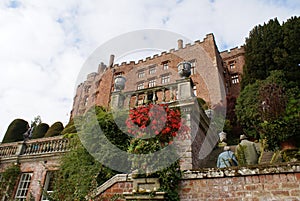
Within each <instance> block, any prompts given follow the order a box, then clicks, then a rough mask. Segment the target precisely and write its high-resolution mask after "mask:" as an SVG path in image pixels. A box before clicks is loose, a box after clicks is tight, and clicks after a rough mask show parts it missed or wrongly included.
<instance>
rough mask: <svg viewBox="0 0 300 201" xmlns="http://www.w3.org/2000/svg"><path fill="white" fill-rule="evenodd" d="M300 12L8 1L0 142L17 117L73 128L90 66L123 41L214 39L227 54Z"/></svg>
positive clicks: (272, 7) (213, 5)
mask: <svg viewBox="0 0 300 201" xmlns="http://www.w3.org/2000/svg"><path fill="white" fill-rule="evenodd" d="M299 13H300V1H299V0H285V1H283V0H281V1H276V0H248V1H244V0H165V1H160V0H143V1H140V0H130V1H129V0H123V1H119V0H110V1H104V0H98V1H97V0H85V1H80V0H64V1H61V0H43V1H41V0H23V1H21V0H20V1H11V0H2V1H1V2H0V67H1V74H0V79H1V83H2V84H1V85H0V91H1V94H0V105H1V106H0V107H1V110H0V111H1V113H0V140H1V139H2V137H3V135H4V133H5V131H6V129H7V127H8V125H9V123H10V122H11V121H13V120H14V119H15V118H22V119H25V120H27V121H28V122H30V121H31V120H33V118H34V117H35V116H37V115H40V116H41V118H42V120H43V122H45V123H48V124H50V125H51V124H52V123H54V122H55V121H61V122H63V123H64V124H66V123H67V122H68V119H69V113H70V110H71V108H72V99H73V96H74V89H75V82H76V78H77V76H78V73H79V71H80V69H81V67H82V65H83V63H84V61H85V60H86V59H87V57H88V56H89V55H90V54H91V53H92V52H93V51H94V50H95V49H96V48H97V47H98V46H100V45H101V44H103V43H105V42H106V41H108V40H110V39H112V38H114V37H116V36H118V35H120V34H123V33H126V32H130V31H135V30H140V29H164V30H168V31H172V32H176V33H178V34H182V35H184V36H186V37H187V38H189V39H191V40H194V41H195V40H202V39H203V38H204V37H205V35H206V34H208V33H214V35H215V38H216V42H217V45H218V48H219V50H220V51H222V50H225V49H229V48H233V47H235V46H240V45H242V44H243V43H244V41H245V37H247V36H248V33H249V31H250V30H251V28H253V27H254V26H255V25H258V24H262V23H264V22H267V21H268V20H269V19H271V18H274V17H277V18H278V20H279V21H280V22H283V21H285V20H286V19H288V18H290V17H291V16H295V15H298V16H299ZM174 47H176V44H174ZM99 62H100V61H99Z"/></svg>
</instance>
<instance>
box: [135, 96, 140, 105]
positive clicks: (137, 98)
mask: <svg viewBox="0 0 300 201" xmlns="http://www.w3.org/2000/svg"><path fill="white" fill-rule="evenodd" d="M138 103H139V94H135V102H134V105H135V106H138Z"/></svg>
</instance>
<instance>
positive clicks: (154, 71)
mask: <svg viewBox="0 0 300 201" xmlns="http://www.w3.org/2000/svg"><path fill="white" fill-rule="evenodd" d="M154 73H156V68H155V67H151V68H150V69H149V74H150V75H151V74H154Z"/></svg>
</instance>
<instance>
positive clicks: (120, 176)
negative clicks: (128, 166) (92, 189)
mask: <svg viewBox="0 0 300 201" xmlns="http://www.w3.org/2000/svg"><path fill="white" fill-rule="evenodd" d="M125 181H130V182H132V181H133V180H132V177H131V174H117V175H115V176H113V177H112V178H110V179H109V180H107V181H106V182H104V183H103V184H102V185H101V186H99V187H98V188H97V189H96V193H95V194H96V195H100V194H101V193H103V192H104V191H106V189H108V188H110V187H111V186H113V185H114V184H115V183H118V182H125Z"/></svg>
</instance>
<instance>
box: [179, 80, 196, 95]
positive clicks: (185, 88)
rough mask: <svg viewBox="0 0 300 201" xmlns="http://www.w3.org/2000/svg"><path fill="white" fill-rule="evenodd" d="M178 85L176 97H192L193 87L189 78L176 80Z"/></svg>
mask: <svg viewBox="0 0 300 201" xmlns="http://www.w3.org/2000/svg"><path fill="white" fill-rule="evenodd" d="M176 82H177V86H178V99H179V100H184V99H189V98H192V97H193V91H192V90H193V88H192V84H191V79H190V78H184V79H180V80H176Z"/></svg>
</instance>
